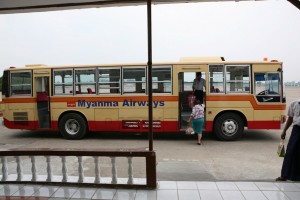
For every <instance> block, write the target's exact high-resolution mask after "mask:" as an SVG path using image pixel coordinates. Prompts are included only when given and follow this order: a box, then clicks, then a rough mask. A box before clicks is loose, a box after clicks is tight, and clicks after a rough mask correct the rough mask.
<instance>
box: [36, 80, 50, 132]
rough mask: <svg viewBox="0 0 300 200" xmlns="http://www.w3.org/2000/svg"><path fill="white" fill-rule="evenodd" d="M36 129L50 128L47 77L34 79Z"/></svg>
mask: <svg viewBox="0 0 300 200" xmlns="http://www.w3.org/2000/svg"><path fill="white" fill-rule="evenodd" d="M34 80H35V87H36V88H35V89H36V104H37V117H38V128H50V94H49V91H50V89H49V76H39V77H35V79H34Z"/></svg>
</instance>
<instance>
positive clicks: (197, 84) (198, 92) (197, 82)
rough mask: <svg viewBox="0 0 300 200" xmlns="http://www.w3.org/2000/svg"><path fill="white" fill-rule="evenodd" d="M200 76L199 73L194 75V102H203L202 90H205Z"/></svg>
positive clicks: (203, 81)
mask: <svg viewBox="0 0 300 200" xmlns="http://www.w3.org/2000/svg"><path fill="white" fill-rule="evenodd" d="M201 76H202V73H201V72H197V73H196V78H195V79H194V82H193V93H194V95H195V96H196V100H199V101H201V102H203V97H204V92H203V89H204V88H205V89H206V84H205V80H204V79H203V78H201Z"/></svg>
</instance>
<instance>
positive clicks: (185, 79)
mask: <svg viewBox="0 0 300 200" xmlns="http://www.w3.org/2000/svg"><path fill="white" fill-rule="evenodd" d="M195 77H196V72H180V73H179V74H178V93H179V94H178V96H179V102H178V103H179V105H178V108H179V129H180V130H185V129H186V128H187V126H188V120H189V118H190V115H191V112H192V107H191V106H190V103H189V98H190V97H191V95H193V88H192V86H193V81H194V79H195ZM202 77H205V73H204V72H202ZM204 101H205V98H204ZM203 103H204V104H205V102H203Z"/></svg>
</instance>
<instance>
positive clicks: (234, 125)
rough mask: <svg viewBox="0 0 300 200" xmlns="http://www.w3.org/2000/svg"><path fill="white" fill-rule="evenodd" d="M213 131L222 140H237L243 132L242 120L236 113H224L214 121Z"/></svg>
mask: <svg viewBox="0 0 300 200" xmlns="http://www.w3.org/2000/svg"><path fill="white" fill-rule="evenodd" d="M214 133H215V135H216V136H217V137H218V138H219V139H220V140H223V141H234V140H237V139H239V138H240V137H241V136H242V135H243V133H244V121H243V120H242V118H241V117H240V116H239V115H238V114H236V113H232V112H228V113H224V114H222V115H221V116H219V117H218V118H217V120H216V121H215V126H214Z"/></svg>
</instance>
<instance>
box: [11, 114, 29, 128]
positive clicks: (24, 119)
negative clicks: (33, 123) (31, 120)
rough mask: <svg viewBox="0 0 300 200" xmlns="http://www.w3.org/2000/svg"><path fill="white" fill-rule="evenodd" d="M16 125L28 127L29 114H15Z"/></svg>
mask: <svg viewBox="0 0 300 200" xmlns="http://www.w3.org/2000/svg"><path fill="white" fill-rule="evenodd" d="M13 116H14V124H15V125H23V126H24V125H25V126H26V125H28V113H27V112H14V114H13Z"/></svg>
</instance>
